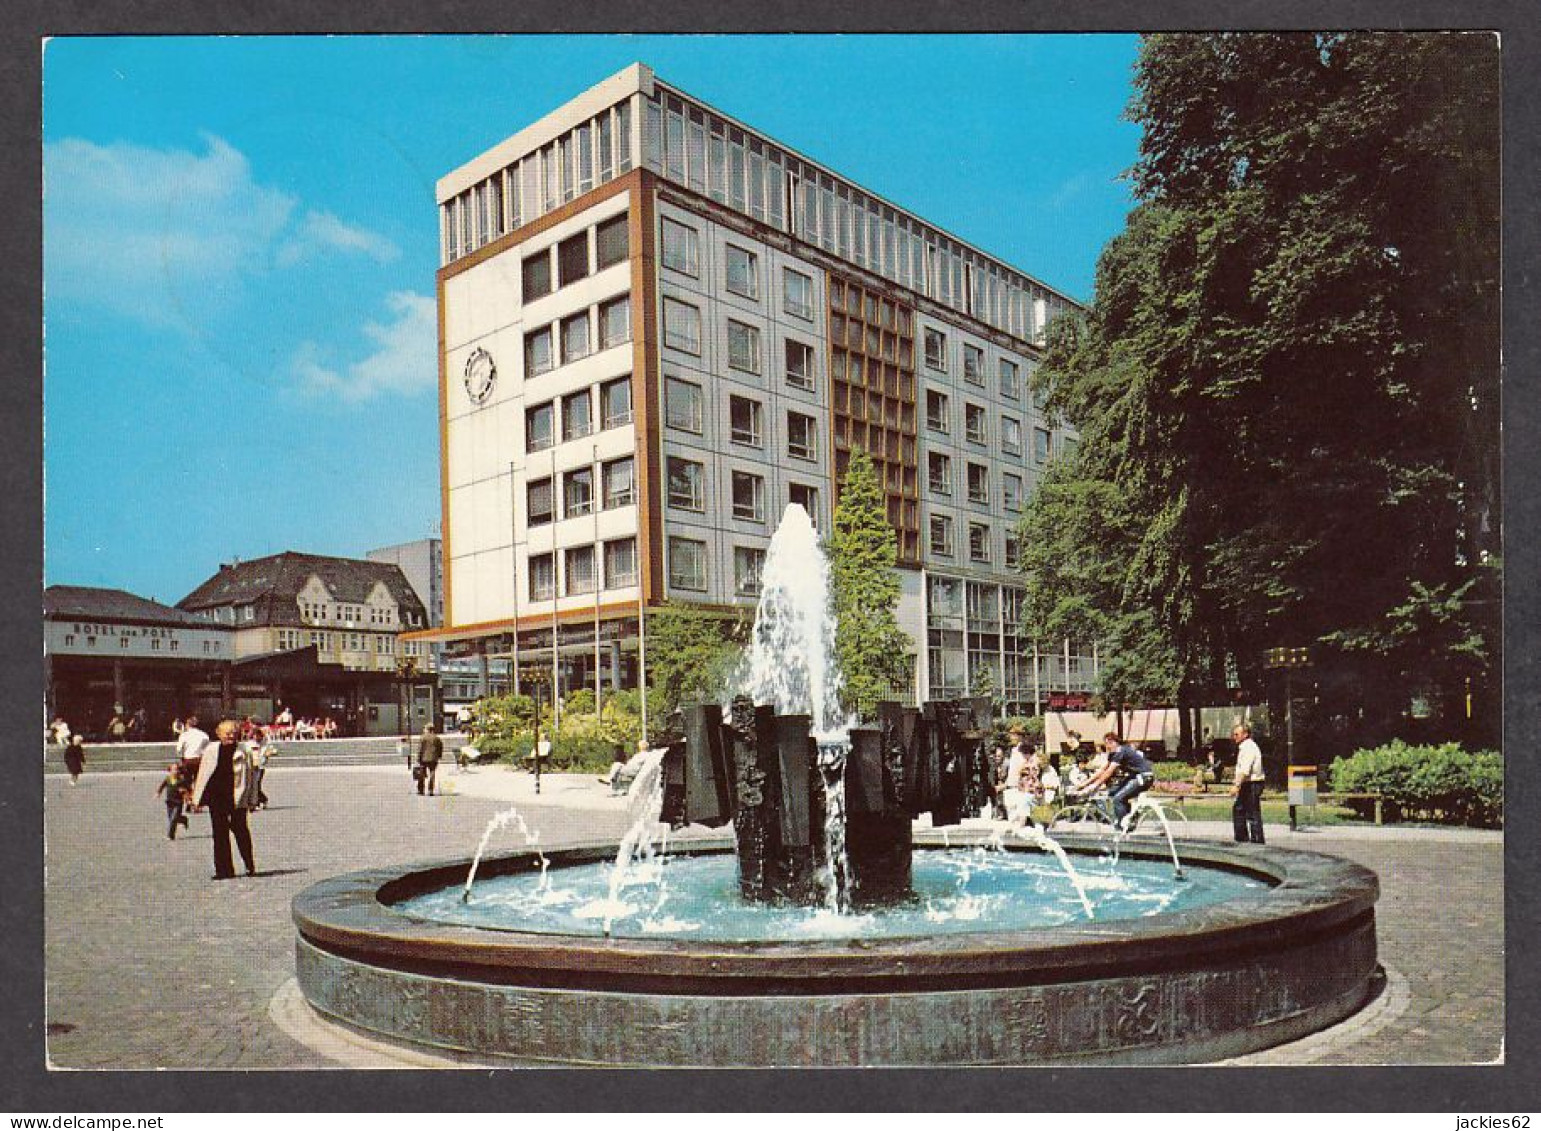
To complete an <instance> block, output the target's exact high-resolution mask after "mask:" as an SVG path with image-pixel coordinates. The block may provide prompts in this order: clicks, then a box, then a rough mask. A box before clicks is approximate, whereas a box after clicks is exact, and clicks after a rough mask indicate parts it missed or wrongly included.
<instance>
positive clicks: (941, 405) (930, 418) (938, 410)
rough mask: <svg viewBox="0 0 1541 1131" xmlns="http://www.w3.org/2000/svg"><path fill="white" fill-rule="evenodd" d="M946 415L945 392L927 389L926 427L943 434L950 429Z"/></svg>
mask: <svg viewBox="0 0 1541 1131" xmlns="http://www.w3.org/2000/svg"><path fill="white" fill-rule="evenodd" d="M947 415H948V413H947V394H946V393H939V392H937V391H936V390H935V389H927V390H926V427H927V428H929V429H931V431H933V432H940V433H941V434H942V435H944V436H945V435H946V434H947V433H948V432H950V431H952V427H951V424H950V423H949V421H948V419H947Z"/></svg>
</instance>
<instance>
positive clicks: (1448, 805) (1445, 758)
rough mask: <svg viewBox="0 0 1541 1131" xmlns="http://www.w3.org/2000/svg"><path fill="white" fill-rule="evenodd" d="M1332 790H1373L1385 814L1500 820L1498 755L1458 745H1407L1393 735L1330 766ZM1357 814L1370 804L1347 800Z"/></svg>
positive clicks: (1461, 821) (1452, 821) (1453, 820)
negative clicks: (1382, 800) (1385, 808)
mask: <svg viewBox="0 0 1541 1131" xmlns="http://www.w3.org/2000/svg"><path fill="white" fill-rule="evenodd" d="M1331 776H1332V788H1333V790H1334V791H1335V792H1337V793H1377V794H1380V795H1381V796H1382V797H1383V798H1385V800H1386V802H1387V803H1388V805H1389V806H1390V812H1389V813H1388V814H1387V816H1388V817H1389V818H1391V819H1395V818H1396V817H1399V816H1415V817H1418V818H1420V819H1424V820H1437V821H1443V822H1445V823H1448V824H1465V825H1489V826H1501V825H1502V824H1503V810H1504V780H1503V757H1502V755H1500V754H1498V753H1496V752H1495V751H1491V750H1481V751H1476V752H1472V751H1468V750H1465V749H1462V747H1461V746H1460V744H1458V743H1454V742H1447V743H1444V744H1443V745H1440V746H1410V745H1408V744H1407V743H1405V742H1403V741H1402V740H1401V739H1396V740H1394V741H1392V742H1390V743H1388V744H1387V745H1385V746H1377V747H1374V748H1373V749H1369V750H1356V751H1355V752H1354V753H1353V754H1352V755H1350V756H1349V757H1347V758H1340V759H1338V761H1336V762H1334V763H1333V764H1332V775H1331ZM1348 804H1350V805H1351V806H1352V807H1353V808H1354V809H1355V810H1356V811H1358V812H1360V813H1361V815H1366V814H1367V813H1368V811H1369V809H1370V807H1371V806H1372V805H1373V802H1369V801H1350V802H1349V803H1348Z"/></svg>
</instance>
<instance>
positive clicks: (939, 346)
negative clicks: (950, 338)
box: [926, 329, 947, 373]
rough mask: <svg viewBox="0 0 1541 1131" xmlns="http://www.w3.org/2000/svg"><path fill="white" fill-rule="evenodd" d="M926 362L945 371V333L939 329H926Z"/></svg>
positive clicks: (933, 367)
mask: <svg viewBox="0 0 1541 1131" xmlns="http://www.w3.org/2000/svg"><path fill="white" fill-rule="evenodd" d="M926 364H927V365H929V366H930V367H931V368H932V369H940V370H941V371H942V372H944V373H945V372H947V335H945V334H943V333H942V332H941V331H940V330H930V329H928V330H927V331H926Z"/></svg>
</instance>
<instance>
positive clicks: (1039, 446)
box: [1033, 428, 1054, 463]
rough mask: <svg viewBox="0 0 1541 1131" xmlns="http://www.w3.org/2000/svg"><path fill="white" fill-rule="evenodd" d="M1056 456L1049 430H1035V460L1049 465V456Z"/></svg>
mask: <svg viewBox="0 0 1541 1131" xmlns="http://www.w3.org/2000/svg"><path fill="white" fill-rule="evenodd" d="M1053 454H1054V447H1053V445H1052V444H1051V443H1050V441H1049V430H1048V429H1047V428H1034V429H1033V458H1034V459H1035V460H1037V461H1038V462H1039V463H1048V462H1049V456H1051V455H1053Z"/></svg>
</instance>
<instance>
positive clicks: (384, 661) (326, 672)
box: [177, 551, 434, 734]
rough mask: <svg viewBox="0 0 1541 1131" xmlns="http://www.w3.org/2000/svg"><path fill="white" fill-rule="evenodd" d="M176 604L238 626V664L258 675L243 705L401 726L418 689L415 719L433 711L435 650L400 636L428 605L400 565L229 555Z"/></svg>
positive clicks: (351, 730) (257, 710)
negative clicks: (404, 711) (233, 557)
mask: <svg viewBox="0 0 1541 1131" xmlns="http://www.w3.org/2000/svg"><path fill="white" fill-rule="evenodd" d="M177 607H178V608H179V609H182V610H183V611H185V612H188V613H192V614H194V615H195V616H198V617H201V618H203V619H204V620H206V621H208V622H212V623H214V624H219V625H224V626H226V627H227V629H228V630H229V633H230V642H229V647H230V649H231V656H230V659H231V661H232V664H233V666H234V667H235V668H236V669H237V670H244V671H246V672H248V673H250V674H251V676H252V677H253V679H254V683H255V687H254V689H253V692H252V693H251V694H249V695H241V694H240V693H239V692H238V695H237V708H238V710H239V711H240V713H242V714H248V713H250V714H256V715H258V716H259V717H262V718H271V717H272V715H273V713H274V712H275V711H276V710H277V709H278V707H279V706H280V705H281V704H286V705H288V706H289V707H290V708H291V709H292V710H293V711H294V712H295V714H296V715H300V716H330V717H332V718H334V719H335V720H336V721H337V722H338V723H339V725H340V726H341V727H342V728H343V732H344V733H346V734H395V733H399V732H400V731H401V730H403V729H408V728H406V727H403V725H402V724H403V722H405V721H406V720H404V719H403V718H402V714H401V712H402V709H403V706H404V705H405V704H406V702H407V701H408V700H409V699H410V700H411V701H412V703H413V707H412V716H413V717H412V724H413V725H412V729H415V728H416V725H417V724H419V723H421V722H427V721H431V720H432V717H433V716H432V703H433V683H434V671H433V657H432V653H431V650H430V649H429V647H428V646H427V645H426V644H425V643H423V642H422V641H419V640H415V639H411V638H407V639H401V637H402V636H403V634H405V633H409V632H412V631H422V630H425V629H427V627H428V612H427V610H426V609H425V608H424V605H423V602H422V601H421V600H419V599H418V596H417V594H416V592H414V590H413V588H412V586H411V585H410V584H409V583H408V582H407V579H406V575H405V574H403V573H402V571H401V569H400V567H399V566H396V565H394V564H390V563H384V562H372V561H359V560H356V559H353V558H334V557H324V556H322V555H319V554H299V553H295V552H293V551H286V552H285V553H282V554H275V555H273V556H271V557H266V558H256V559H253V560H252V561H245V562H233V563H229V564H225V565H221V566H220V567H219V572H217V573H216V574H214V576H212V577H210V578H209V579H208V580H207V581H205V582H204V583H203V584H202V585H200V586H198V588H196V589H194V590H193V591H192V592H191V593H189V594H188V595H187V596H186V597H184V598H182V600H180V601H178V602H177ZM405 661H410V662H409V663H407V662H405ZM425 693H426V696H425ZM425 698H426V705H424V700H425Z"/></svg>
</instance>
